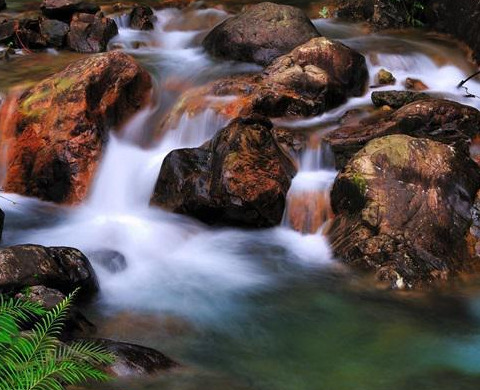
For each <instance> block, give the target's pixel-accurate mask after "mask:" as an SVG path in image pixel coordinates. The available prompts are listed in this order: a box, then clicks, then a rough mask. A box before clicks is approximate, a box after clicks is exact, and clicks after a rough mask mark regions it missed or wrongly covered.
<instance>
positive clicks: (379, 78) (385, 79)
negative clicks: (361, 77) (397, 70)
mask: <svg viewBox="0 0 480 390" xmlns="http://www.w3.org/2000/svg"><path fill="white" fill-rule="evenodd" d="M375 81H376V82H377V84H379V85H391V84H395V81H397V79H396V78H395V77H394V76H393V74H392V73H390V72H389V71H388V70H385V69H380V70H379V71H378V73H377V74H376V76H375Z"/></svg>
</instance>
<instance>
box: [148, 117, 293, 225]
mask: <svg viewBox="0 0 480 390" xmlns="http://www.w3.org/2000/svg"><path fill="white" fill-rule="evenodd" d="M294 174H295V166H294V164H293V162H292V161H291V159H290V158H289V156H287V155H286V153H285V152H284V151H283V150H282V148H281V147H280V146H279V145H278V143H277V141H276V139H275V135H274V133H273V130H272V124H271V123H270V122H269V121H268V120H266V119H264V118H257V117H248V118H238V119H236V120H234V121H232V122H231V123H230V124H229V125H228V126H227V127H226V128H224V129H222V130H220V131H219V132H218V133H217V135H216V136H215V137H214V138H213V139H212V140H211V141H209V142H207V143H205V144H204V145H203V146H201V147H199V148H193V149H179V150H174V151H173V152H171V153H170V154H168V156H167V157H166V158H165V160H164V162H163V165H162V168H161V171H160V175H159V177H158V180H157V183H156V185H155V190H154V194H153V196H152V199H151V203H152V204H154V205H158V206H161V207H163V208H165V209H167V210H171V211H173V212H176V213H180V214H187V215H190V216H193V217H195V218H197V219H199V220H201V221H203V222H206V223H209V224H222V225H233V226H251V227H267V226H274V225H277V224H279V223H280V221H281V219H282V215H283V211H284V207H285V199H286V195H287V191H288V189H289V187H290V183H291V179H292V177H293V175H294Z"/></svg>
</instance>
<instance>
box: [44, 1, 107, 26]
mask: <svg viewBox="0 0 480 390" xmlns="http://www.w3.org/2000/svg"><path fill="white" fill-rule="evenodd" d="M40 9H41V10H42V13H43V14H44V15H45V16H46V17H47V18H49V19H58V20H62V21H67V22H69V21H70V19H71V18H72V16H73V14H75V13H77V12H78V13H87V14H95V13H97V12H98V11H100V7H99V6H98V5H96V4H94V3H93V2H89V1H85V0H43V2H42V5H41V6H40Z"/></svg>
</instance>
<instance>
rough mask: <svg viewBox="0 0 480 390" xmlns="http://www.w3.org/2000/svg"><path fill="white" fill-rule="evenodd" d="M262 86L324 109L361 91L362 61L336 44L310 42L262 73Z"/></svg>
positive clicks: (363, 81)
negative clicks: (320, 103) (275, 87)
mask: <svg viewBox="0 0 480 390" xmlns="http://www.w3.org/2000/svg"><path fill="white" fill-rule="evenodd" d="M264 74H265V79H264V83H265V84H266V85H275V84H278V85H282V86H285V87H287V88H289V89H290V90H292V91H295V92H298V93H300V94H301V96H302V97H303V98H305V97H308V98H310V99H312V100H313V101H316V100H318V101H321V100H323V101H324V106H325V107H326V108H331V107H335V106H337V105H339V104H340V103H343V101H345V99H346V98H347V97H348V96H359V95H361V94H362V93H363V91H364V90H365V84H366V82H367V79H368V70H367V66H366V64H365V57H363V56H362V55H361V54H360V53H358V52H356V51H355V50H353V49H350V48H349V47H347V46H345V45H343V44H342V43H340V42H337V41H331V40H329V39H327V38H323V37H320V38H313V39H311V40H309V41H308V42H307V43H304V44H303V45H300V46H298V47H296V48H295V49H293V50H292V51H291V52H290V53H289V54H286V55H285V56H282V57H280V58H277V59H276V60H274V61H273V62H272V64H271V65H270V66H269V67H268V68H267V69H265V71H264Z"/></svg>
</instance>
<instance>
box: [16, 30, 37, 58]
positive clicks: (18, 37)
mask: <svg viewBox="0 0 480 390" xmlns="http://www.w3.org/2000/svg"><path fill="white" fill-rule="evenodd" d="M15 35H16V36H17V39H18V42H20V46H22V48H23V50H25V52H26V53H27V54H33V52H32V51H31V50H30V49H29V48H28V47H26V46H25V45H24V44H23V42H22V40H21V39H20V36H19V35H18V29H17V30H15Z"/></svg>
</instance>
